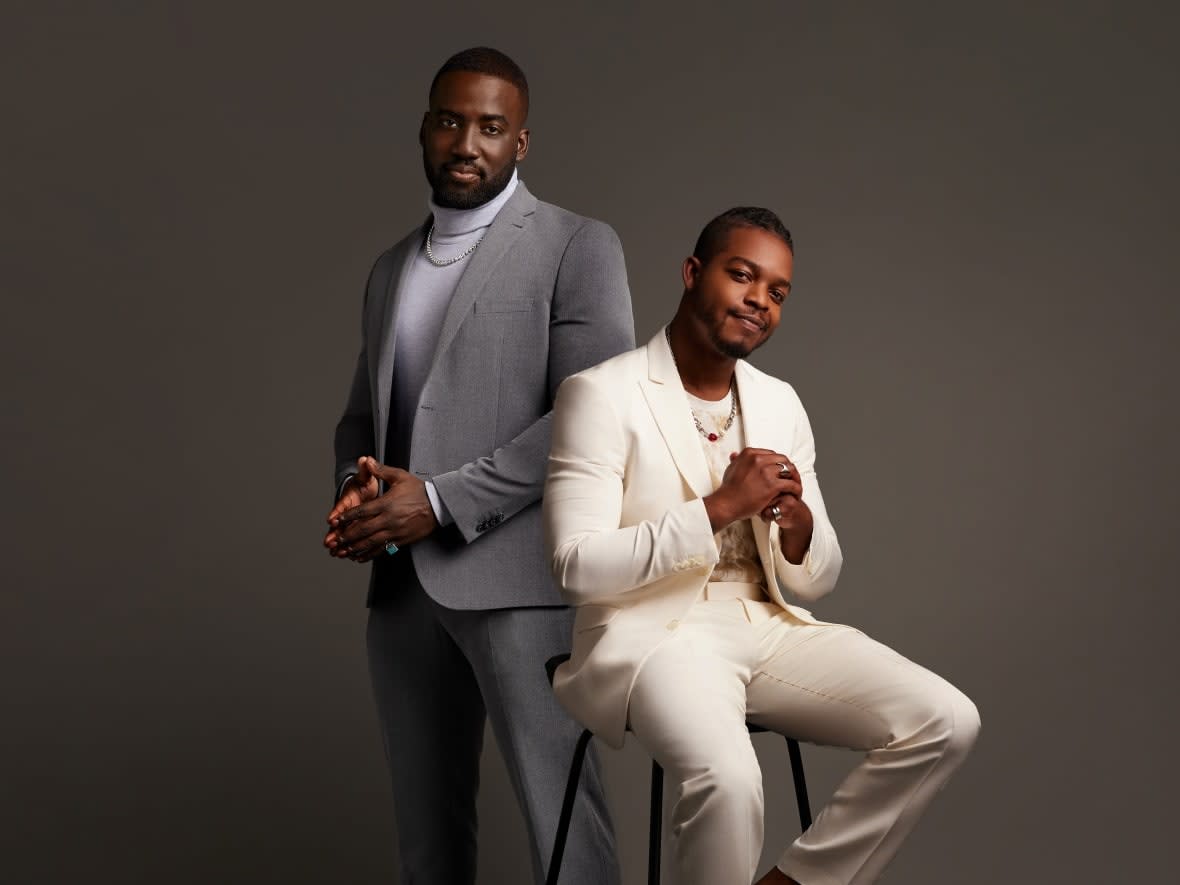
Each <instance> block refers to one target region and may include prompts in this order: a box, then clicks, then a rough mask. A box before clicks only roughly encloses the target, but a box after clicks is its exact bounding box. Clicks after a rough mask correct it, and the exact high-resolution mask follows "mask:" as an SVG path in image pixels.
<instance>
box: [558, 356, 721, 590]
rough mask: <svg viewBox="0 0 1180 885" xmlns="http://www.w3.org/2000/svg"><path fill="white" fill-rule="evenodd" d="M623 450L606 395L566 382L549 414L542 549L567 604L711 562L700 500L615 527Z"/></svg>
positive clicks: (714, 555)
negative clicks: (550, 432)
mask: <svg viewBox="0 0 1180 885" xmlns="http://www.w3.org/2000/svg"><path fill="white" fill-rule="evenodd" d="M626 446H627V442H626V436H625V433H624V429H623V427H622V426H621V423H620V421H619V418H618V416H617V414H616V413H615V411H614V409H613V408H612V406H611V401H610V398H609V397H608V396H607V395H606V393H605V392H604V391H602V390H600V389H599V387H598V386H597V385H596V383H595V381H594V380H593V379H591V378H588V377H587V376H586V375H576V376H574V377H572V378H570V379H568V380H567V381H566V382H565V384H564V385H562V387H561V390H560V392H559V393H558V396H557V403H556V405H555V407H554V411H553V448H552V451H551V452H550V455H549V473H548V478H547V480H546V483H545V501H544V511H545V545H546V552H547V554H548V556H549V558H550V563H551V567H552V569H553V575H554V577H555V578H556V580H557V583H558V585H559V587H560V588H561V591H562V594H563V596H564V597H565V599H566V601H567V602H569V603H570V604H571V605H583V604H586V603H589V602H594V601H595V600H596V598H600V597H602V596H613V595H616V594H618V593H622V592H626V591H628V590H633V589H636V588H638V587H643V586H645V585H647V584H650V583H652V582H653V581H658V580H660V579H661V578H664V577H667V576H669V575H672V574H675V573H677V572H682V571H686V570H694V569H700V570H702V572H705V571H708V570H709V569H711V568H712V566H713V565H714V564H715V563H716V562H717V559H718V550H717V545H716V543H715V541H714V539H713V530H712V527H711V526H710V525H709V517H708V514H706V512H705V505H704V501H703V500H702V499H701V498H695V499H693V500H691V501H685V502H683V503H680V504H676V505H674V506H673V507H671V508H669V509H668V510H667V511H666V512H665V513H664V514H663V515H662V516H660V517H659V518H658V519H651V520H644V521H643V522H639V523H636V524H635V525H629V526H621V525H620V522H621V516H622V505H623V474H624V469H625V466H626V463H627V451H626Z"/></svg>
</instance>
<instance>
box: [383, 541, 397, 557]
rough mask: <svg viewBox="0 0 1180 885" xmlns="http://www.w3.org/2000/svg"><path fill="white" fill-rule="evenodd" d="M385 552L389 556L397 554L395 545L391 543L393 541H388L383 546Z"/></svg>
mask: <svg viewBox="0 0 1180 885" xmlns="http://www.w3.org/2000/svg"><path fill="white" fill-rule="evenodd" d="M385 552H386V553H388V554H389V555H390V556H393V554H395V553H397V544H395V543H393V541H390V542H389V543H388V544H386V545H385Z"/></svg>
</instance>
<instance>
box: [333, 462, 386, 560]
mask: <svg viewBox="0 0 1180 885" xmlns="http://www.w3.org/2000/svg"><path fill="white" fill-rule="evenodd" d="M371 462H372V459H371V458H368V457H361V458H358V459H357V462H356V467H357V470H356V473H354V474H353V475H352V476H350V477H349V478H348V481H347V482H345V483H344V488H343V489H342V490H341V492H340V498H339V500H338V501H337V502H336V505H335V506H334V507H333V508H332V510H331V511H330V512H329V513H328V525H331V524H332V520H334V519H336V518H337V517H339V516H340V514H341V513H344V511H346V510H351V509H352V508H353V507H359V506H360V505H362V504H364V503H365V502H366V501H372V500H373V499H374V498H376V497H377V491H378V486H377V477H376V476H374V475H373V472H372V470H370V469H369V465H370V463H371ZM337 540H338V539H337V537H336V530H335V529H334V528H333V529H332V530H330V531H329V532H328V534H326V535H325V536H324V546H325V547H327V548H328V552H329V553H331V554H332V555H333V556H335V557H337V558H339V559H347V558H348V554H347V553H345V552H344V549H343V548H342V547H340V545H339V544H338V543H337Z"/></svg>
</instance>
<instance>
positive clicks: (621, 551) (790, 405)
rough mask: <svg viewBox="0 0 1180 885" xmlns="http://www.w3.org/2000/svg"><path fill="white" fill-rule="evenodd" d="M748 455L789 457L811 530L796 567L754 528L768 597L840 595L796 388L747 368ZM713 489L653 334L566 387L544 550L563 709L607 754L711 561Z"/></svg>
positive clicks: (782, 600) (833, 544) (556, 419)
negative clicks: (564, 614) (565, 645)
mask: <svg viewBox="0 0 1180 885" xmlns="http://www.w3.org/2000/svg"><path fill="white" fill-rule="evenodd" d="M736 375H737V391H738V398H739V402H740V405H741V418H742V421H743V427H744V431H745V442H746V445H747V446H755V447H761V448H768V449H773V450H774V451H777V452H782V453H783V454H785V455H787V456H789V457H790V459H791V460H792V461H793V462H794V464H795V465H796V467H797V468H798V471H799V475H800V478H801V480H802V483H803V500H804V501H805V502H806V503H807V505H808V507H810V508H811V513H812V516H813V517H814V521H815V528H814V532H813V534H812V539H811V546H810V548H809V550H808V552H807V555H806V556H805V558H804V560H803V562H802V563H801V564H800V565H792V564H791V563H789V562H787V561H786V559H785V558H784V557H783V554H782V550H781V548H780V545H779V533H778V531H777V529H776V530H775V531H771V526H769V525H768V524H767V523H765V522H763V521H762V520H761V519H760V518H758V517H755V518H753V519H752V520H751V522H752V523H753V526H754V535H755V539H756V541H757V544H758V552H759V555H760V557H761V559H762V567H763V568H764V569H765V572H766V583H767V587H768V589H769V594H770V598H771V599H772V600H773V601H774V602H776V603H778V604H779V605H781V606H782V607H783V608H784V609H785V610H786V611H788V612H790V613H791V615H792V616H793V617H795V618H798V619H800V620H801V621H805V622H808V623H822V622H818V621H816V620H815V619H814V618H812V616H811V613H810V612H808V611H807V610H805V609H802V608H799V607H797V606H795V605H792V604H791V603H790V602H789V601H788V600H789V599H790V598H795V599H799V600H804V601H807V600H814V599H817V598H819V597H820V596H822V595H823V594H825V593H827V592H828V591H829V590H831V589H832V587H833V586H835V583H836V577H837V575H838V574H839V572H840V565H841V562H842V555H841V553H840V545H839V542H838V541H837V540H836V532H835V529H833V527H832V524H831V522H830V521H829V520H828V515H827V511H826V510H825V509H824V502H823V496H822V495H821V494H820V489H819V482H818V481H817V480H816V475H815V443H814V440H813V438H812V434H811V425H810V423H809V422H808V420H807V414H806V413H805V412H804V410H803V405H802V403H801V402H800V401H799V397H798V396H797V395H796V394H795V391H794V389H793V388H792V387H791V386H790V385H789V384H787V383H786V382H784V381H780V380H778V379H777V378H773V377H771V376H769V375H767V374H765V373H764V372H760V371H759V370H758V369H755V368H754V367H753V366H751V365H750V364H749V363H747V362H745V361H744V360H739V361H738V363H737V367H736ZM713 491H714V488H713V484H712V479H711V477H710V474H709V468H708V466H707V464H706V462H705V456H704V453H703V452H702V451H701V439H700V436H699V434H698V431H697V429H696V426H695V424H694V423H693V420H692V411H691V409H690V407H689V404H688V399H687V398H686V396H685V393H684V388H683V386H682V385H681V383H680V375H679V373H678V372H677V370H676V366H675V364H674V362H673V360H672V351H671V349H670V348H669V346H668V343H667V340H666V338H665V337H664V331H663V330H662V329H661V330H660V331H659V332H658V333H657V334H656V336H655V337H654V338H652V339H651V341H650V342H648V344H647V346H646V347H640V348H638V349H636V350H632V351H629V352H628V353H624V354H621V355H619V356H617V357H614V358H613V359H610V360H607V361H606V362H604V363H601V364H599V365H597V366H595V367H594V368H591V369H587V370H586V371H584V372H580V373H578V374H576V375H572V376H570V377H569V378H567V379H566V380H565V381H564V382H563V383H562V385H561V387H560V389H559V390H558V394H557V400H556V404H555V406H554V411H553V443H552V449H551V451H550V456H549V470H548V475H547V479H546V483H545V495H544V498H543V501H544V522H545V542H546V550H547V553H548V554H549V556H550V559H551V563H552V567H553V573H554V576H555V577H556V579H557V582H558V584H559V586H560V588H561V591H562V594H563V595H564V597H565V599H566V601H567V602H569V603H570V604H571V605H575V606H577V609H578V610H577V617H576V619H575V621H574V637H573V647H572V654H571V658H570V660H569V661H568V662H567V663H565V664H563V665H562V666H561V667H560V668H559V669H558V670H557V673H556V676H555V679H554V683H553V686H554V690H555V691H556V693H557V697H558V699H559V700H560V701H561V703H562V705H563V706H565V707H566V709H568V710H569V711H570V712H571V713H572V714H573V715H574V716H575V717H576V718H577V719H578V720H579V721H580V722H582V723H583V724H584V725H585V726H586V727H587V728H589V729H591V730H592V731H593V732H594V733H595V734H596V735H598V736H599V737H600V738H601V739H603V740H605V741H607V743H608V744H610V745H612V746H615V747H618V746H621V745H622V743H623V734H624V731H625V730H626V723H627V705H628V699H629V697H630V694H631V686H632V684H633V682H634V679H635V676H636V674H637V673H638V672H639V668H640V667H641V666H642V665H643V661H644V660H645V659H646V657H647V656H648V655H649V654H651V652H652V651H653V650H655V648H656V647H658V646H659V645H660V643H661V642H663V641H664V640H665V639H667V638H668V637H670V636H671V635H672V633H673V632H674V631H675V630H676V629H677V628H678V626H679V619H680V618H681V617H683V615H684V613H685V612H686V611H687V610H688V609H689V607H690V606H691V605H692V604H693V603H694V602H695V601H696V600H697V598H698V597H700V595H701V593H702V591H703V590H704V588H705V584H706V582H707V581H708V578H709V574H710V573H711V572H712V570H713V566H714V564H715V563H716V562H717V560H718V550H717V545H716V544H715V543H714V539H713V531H712V528H711V527H710V525H709V518H708V516H707V514H706V513H705V505H704V502H703V500H702V499H703V498H704V497H705V496H706V495H709V494H711V493H712V492H713Z"/></svg>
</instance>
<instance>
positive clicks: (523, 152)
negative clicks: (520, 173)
mask: <svg viewBox="0 0 1180 885" xmlns="http://www.w3.org/2000/svg"><path fill="white" fill-rule="evenodd" d="M528 153H529V131H528V130H527V129H521V130H520V132H519V133H518V134H517V136H516V162H518V163H519V162H520V161H521V160H523V159H524V158H525V157H526V156H528Z"/></svg>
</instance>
